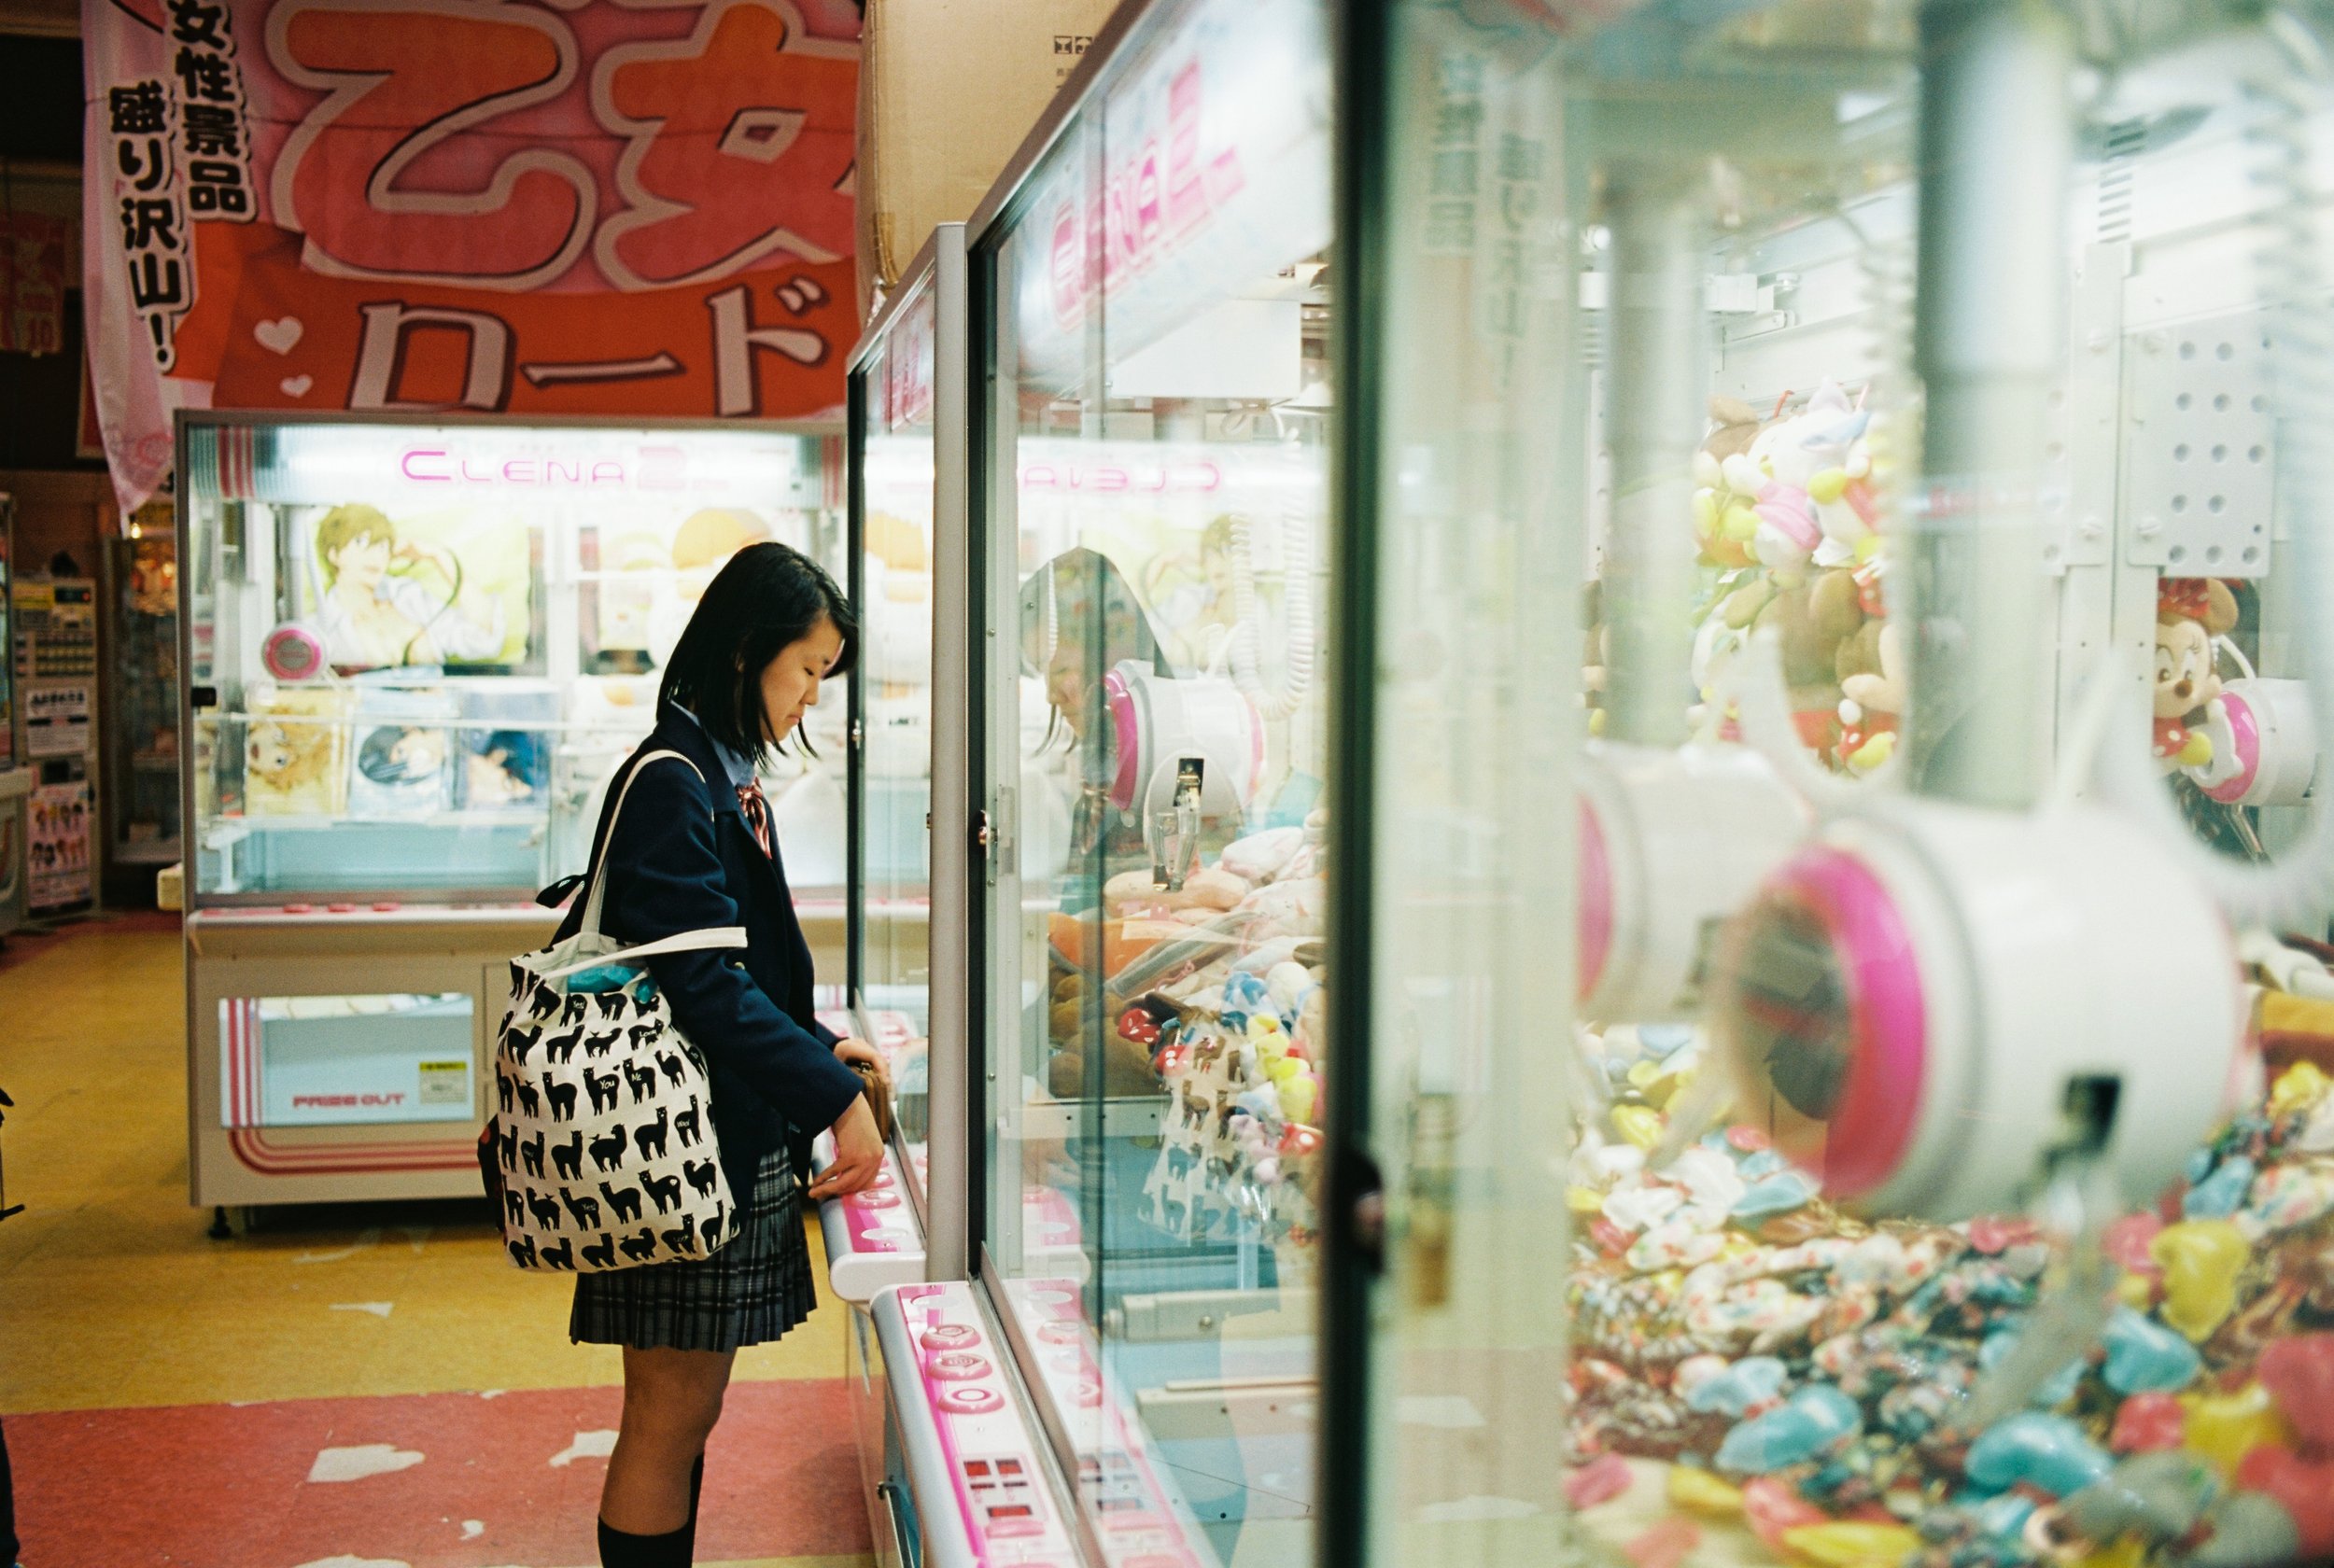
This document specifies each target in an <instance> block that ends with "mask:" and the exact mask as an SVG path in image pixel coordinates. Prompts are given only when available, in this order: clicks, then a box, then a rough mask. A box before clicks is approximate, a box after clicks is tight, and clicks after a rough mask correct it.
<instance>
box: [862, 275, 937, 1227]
mask: <svg viewBox="0 0 2334 1568" xmlns="http://www.w3.org/2000/svg"><path fill="white" fill-rule="evenodd" d="M936 319H937V303H936V301H935V295H934V293H933V291H932V289H931V288H929V287H926V288H924V289H923V290H922V291H921V293H920V294H919V295H918V296H917V297H916V299H914V300H913V301H910V302H909V303H907V304H906V305H904V306H902V307H901V310H900V312H899V314H898V315H896V316H894V317H893V324H892V327H891V329H890V332H889V334H888V335H887V337H886V339H885V341H884V344H883V347H882V350H881V352H880V353H879V355H878V357H876V359H875V360H874V361H873V363H872V364H870V365H869V367H868V369H867V371H866V372H865V375H866V378H867V379H866V385H865V402H866V409H867V413H866V419H867V428H866V432H865V445H864V448H863V452H862V455H861V473H862V483H863V485H864V487H865V491H864V494H863V496H862V497H861V504H862V506H863V508H864V509H865V510H864V512H863V517H864V523H863V525H862V528H863V541H862V549H863V553H864V556H865V559H864V560H863V562H862V563H861V573H862V576H861V582H862V588H861V595H860V598H861V602H860V623H861V625H862V627H863V628H864V631H865V645H866V656H865V662H864V664H863V665H862V669H861V675H860V679H861V680H862V682H863V689H864V691H865V717H864V723H865V740H864V742H863V751H862V757H863V762H862V765H861V778H862V785H861V787H862V789H863V790H864V791H865V798H864V799H863V801H862V805H861V809H862V817H861V827H860V833H861V837H860V853H861V855H862V857H863V859H862V863H861V865H860V868H859V872H860V886H861V889H862V896H863V898H864V900H865V906H864V914H863V916H862V918H864V920H865V929H864V931H863V933H862V949H861V951H862V962H863V965H864V968H863V971H862V973H861V975H860V998H859V1000H860V1001H861V1002H862V1004H863V1005H864V1006H865V1008H866V1009H867V1012H868V1015H869V1024H870V1027H871V1028H872V1029H873V1030H874V1033H875V1036H876V1039H875V1042H874V1043H875V1044H876V1045H877V1047H878V1049H879V1050H883V1051H884V1052H885V1053H886V1055H887V1056H888V1057H890V1058H891V1062H892V1081H893V1108H894V1110H895V1112H896V1113H897V1116H898V1121H899V1127H900V1131H901V1138H902V1141H903V1142H904V1143H905V1144H906V1149H905V1153H906V1155H907V1164H908V1170H909V1180H910V1181H911V1182H913V1183H915V1185H916V1186H917V1188H918V1190H919V1191H920V1192H921V1188H922V1185H923V1174H924V1160H925V1129H926V1127H927V1126H928V1125H929V1123H928V1085H929V1079H928V1075H927V1072H926V1056H925V1051H924V1035H925V1033H926V1031H927V1030H928V1029H930V1027H931V1014H932V1008H931V995H932V988H931V969H932V945H931V940H930V933H931V917H932V889H931V870H932V862H931V843H932V836H931V833H930V832H929V831H928V829H927V826H926V823H927V820H928V819H929V817H930V814H931V811H932V673H933V671H932V624H933V623H932V593H933V584H932V548H933V506H934V488H933V487H934V483H935V467H934V465H935V450H934V425H933V374H934V354H935V328H936Z"/></svg>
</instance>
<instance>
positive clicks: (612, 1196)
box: [599, 1182, 640, 1225]
mask: <svg viewBox="0 0 2334 1568" xmlns="http://www.w3.org/2000/svg"><path fill="white" fill-rule="evenodd" d="M599 1196H600V1197H604V1198H606V1199H607V1200H608V1207H609V1208H611V1209H612V1210H614V1211H616V1223H617V1224H618V1225H631V1224H633V1223H635V1222H637V1221H638V1220H639V1219H640V1188H638V1187H626V1188H625V1189H624V1190H623V1191H622V1192H618V1191H617V1190H616V1189H615V1188H613V1187H612V1186H610V1185H609V1184H608V1183H605V1182H602V1183H600V1184H599Z"/></svg>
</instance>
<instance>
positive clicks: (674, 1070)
mask: <svg viewBox="0 0 2334 1568" xmlns="http://www.w3.org/2000/svg"><path fill="white" fill-rule="evenodd" d="M656 1065H657V1066H658V1067H659V1068H661V1069H663V1070H664V1073H665V1076H666V1077H668V1078H669V1079H671V1080H672V1086H673V1087H674V1088H676V1089H677V1088H679V1087H681V1085H682V1082H683V1081H684V1080H683V1078H682V1066H681V1058H680V1057H677V1056H675V1055H673V1053H671V1052H670V1051H659V1052H657V1053H656Z"/></svg>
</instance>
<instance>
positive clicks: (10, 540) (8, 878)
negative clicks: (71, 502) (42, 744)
mask: <svg viewBox="0 0 2334 1568" xmlns="http://www.w3.org/2000/svg"><path fill="white" fill-rule="evenodd" d="M15 567H16V504H15V502H14V501H13V500H12V499H11V498H10V497H8V496H7V493H5V492H0V616H5V617H7V621H8V622H9V624H0V650H7V649H10V648H11V647H12V646H13V643H14V637H15V627H14V625H13V624H12V623H13V622H14V620H15V612H16V595H15V590H14V581H15ZM0 750H4V751H5V752H6V756H5V759H0V936H6V935H7V933H8V932H10V931H14V930H16V929H17V928H18V927H19V926H21V925H22V924H23V923H24V919H25V914H26V909H25V900H26V896H27V893H28V891H29V889H30V877H29V874H28V867H27V865H26V861H25V857H26V851H27V847H28V845H29V843H30V839H29V836H28V835H29V832H30V828H31V823H30V820H29V819H28V817H27V814H26V810H25V803H26V797H27V796H29V795H30V794H31V793H32V788H33V770H32V768H31V767H30V766H29V765H28V764H27V763H26V760H25V757H24V749H23V721H22V717H21V715H20V714H19V713H18V711H17V683H16V660H15V658H14V657H13V656H12V655H11V656H7V657H0Z"/></svg>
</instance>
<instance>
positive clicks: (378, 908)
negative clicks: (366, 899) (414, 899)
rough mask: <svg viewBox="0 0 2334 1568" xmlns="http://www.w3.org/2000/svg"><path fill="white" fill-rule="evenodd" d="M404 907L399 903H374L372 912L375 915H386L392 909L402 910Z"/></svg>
mask: <svg viewBox="0 0 2334 1568" xmlns="http://www.w3.org/2000/svg"><path fill="white" fill-rule="evenodd" d="M404 907H405V906H404V905H403V904H401V903H376V904H374V905H373V913H374V914H376V915H387V913H388V912H389V911H391V910H392V909H402V908H404Z"/></svg>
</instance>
